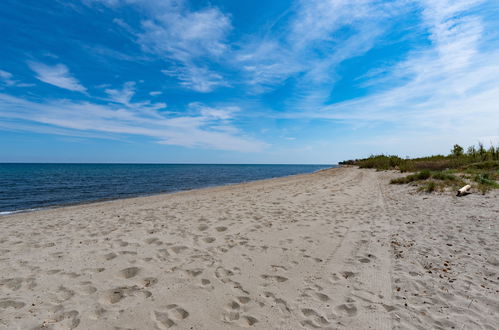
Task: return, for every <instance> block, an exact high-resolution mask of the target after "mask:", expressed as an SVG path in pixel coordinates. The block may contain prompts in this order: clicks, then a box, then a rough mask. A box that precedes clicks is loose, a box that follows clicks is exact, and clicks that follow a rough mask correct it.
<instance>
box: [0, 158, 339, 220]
mask: <svg viewBox="0 0 499 330" xmlns="http://www.w3.org/2000/svg"><path fill="white" fill-rule="evenodd" d="M328 167H332V166H331V165H198V164H196V165H193V164H10V163H3V164H2V163H0V214H9V213H13V212H18V211H27V210H33V209H39V208H45V207H52V206H59V205H68V204H78V203H85V202H93V201H99V200H106V199H116V198H123V197H133V196H144V195H151V194H157V193H168V192H175V191H180V190H188V189H196V188H203V187H209V186H218V185H227V184H233V183H241V182H247V181H254V180H261V179H269V178H276V177H283V176H288V175H294V174H301V173H311V172H315V171H317V170H320V169H324V168H328Z"/></svg>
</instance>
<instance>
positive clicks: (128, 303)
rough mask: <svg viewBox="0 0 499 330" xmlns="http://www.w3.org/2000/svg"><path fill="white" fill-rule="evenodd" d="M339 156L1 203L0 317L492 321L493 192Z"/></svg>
mask: <svg viewBox="0 0 499 330" xmlns="http://www.w3.org/2000/svg"><path fill="white" fill-rule="evenodd" d="M398 175H400V174H396V173H395V172H376V171H374V170H360V169H357V168H348V167H344V168H338V169H330V170H324V171H320V172H317V173H314V174H307V175H297V176H292V177H286V178H279V179H272V180H264V181H257V182H252V183H245V184H238V185H233V186H226V187H216V188H209V189H200V190H194V191H188V192H181V193H175V194H168V195H157V196H152V197H141V198H132V199H123V200H115V201H108V202H101V203H93V204H86V205H77V206H69V207H62V208H57V209H49V210H41V211H35V212H31V213H19V214H13V215H8V216H2V217H0V262H1V267H0V328H2V329H74V328H76V329H170V328H171V329H237V328H247V327H249V328H254V329H307V328H310V329H458V330H463V329H497V328H499V252H498V251H499V222H498V220H499V195H498V193H497V192H492V193H490V194H488V195H485V196H483V195H480V194H477V193H474V194H471V195H469V196H466V197H462V198H458V197H455V196H453V195H451V194H422V193H417V192H416V190H415V188H413V187H410V186H407V185H389V184H388V182H389V180H390V178H393V177H396V176H398Z"/></svg>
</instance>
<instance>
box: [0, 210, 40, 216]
mask: <svg viewBox="0 0 499 330" xmlns="http://www.w3.org/2000/svg"><path fill="white" fill-rule="evenodd" d="M36 210H40V209H39V208H36V209H24V210H14V211H0V215H9V214H16V213H21V212H31V211H36Z"/></svg>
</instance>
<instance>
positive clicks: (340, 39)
mask: <svg viewBox="0 0 499 330" xmlns="http://www.w3.org/2000/svg"><path fill="white" fill-rule="evenodd" d="M404 3H406V1H405V0H399V1H394V2H391V3H389V4H384V3H381V2H373V1H366V0H337V1H323V0H303V1H299V2H298V5H297V6H296V7H295V11H294V12H293V13H292V14H291V18H290V19H289V21H288V22H287V23H286V24H285V25H284V26H283V27H281V28H280V30H279V32H278V33H276V32H275V31H273V33H268V34H265V37H264V38H254V39H253V40H252V41H251V42H249V43H247V44H246V45H244V46H243V47H242V48H241V49H240V51H238V53H237V56H236V57H235V58H236V61H237V62H238V63H239V65H241V66H242V68H243V70H244V71H245V72H246V79H247V80H246V82H247V83H248V84H250V85H253V86H254V89H255V90H256V91H257V92H261V91H266V90H268V89H269V88H273V87H274V86H277V85H280V84H281V83H282V82H283V81H285V80H286V79H288V78H290V77H293V76H298V75H299V76H300V79H299V84H300V89H301V91H302V93H307V94H308V93H316V91H317V89H318V88H319V87H321V88H323V89H324V88H326V89H328V91H330V90H331V89H332V87H333V86H334V82H335V80H336V67H337V66H338V65H339V64H340V63H341V62H343V61H344V60H346V59H349V58H352V57H355V56H359V55H362V54H364V53H366V52H367V51H369V50H370V49H371V48H372V47H373V46H375V42H376V40H377V38H378V37H380V36H381V35H382V34H383V32H384V31H385V30H386V29H387V28H388V24H386V21H387V18H389V17H394V16H396V15H400V14H401V12H403V11H405V10H408V9H407V8H404V6H403V4H404ZM274 29H275V28H274ZM345 31H349V33H345ZM323 94H329V92H324V93H323Z"/></svg>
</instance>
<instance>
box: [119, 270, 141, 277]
mask: <svg viewBox="0 0 499 330" xmlns="http://www.w3.org/2000/svg"><path fill="white" fill-rule="evenodd" d="M139 272H140V268H138V267H128V268H125V269H122V270H120V272H119V276H120V277H122V278H126V279H129V278H132V277H135V276H136V275H137V274H138V273H139Z"/></svg>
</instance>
